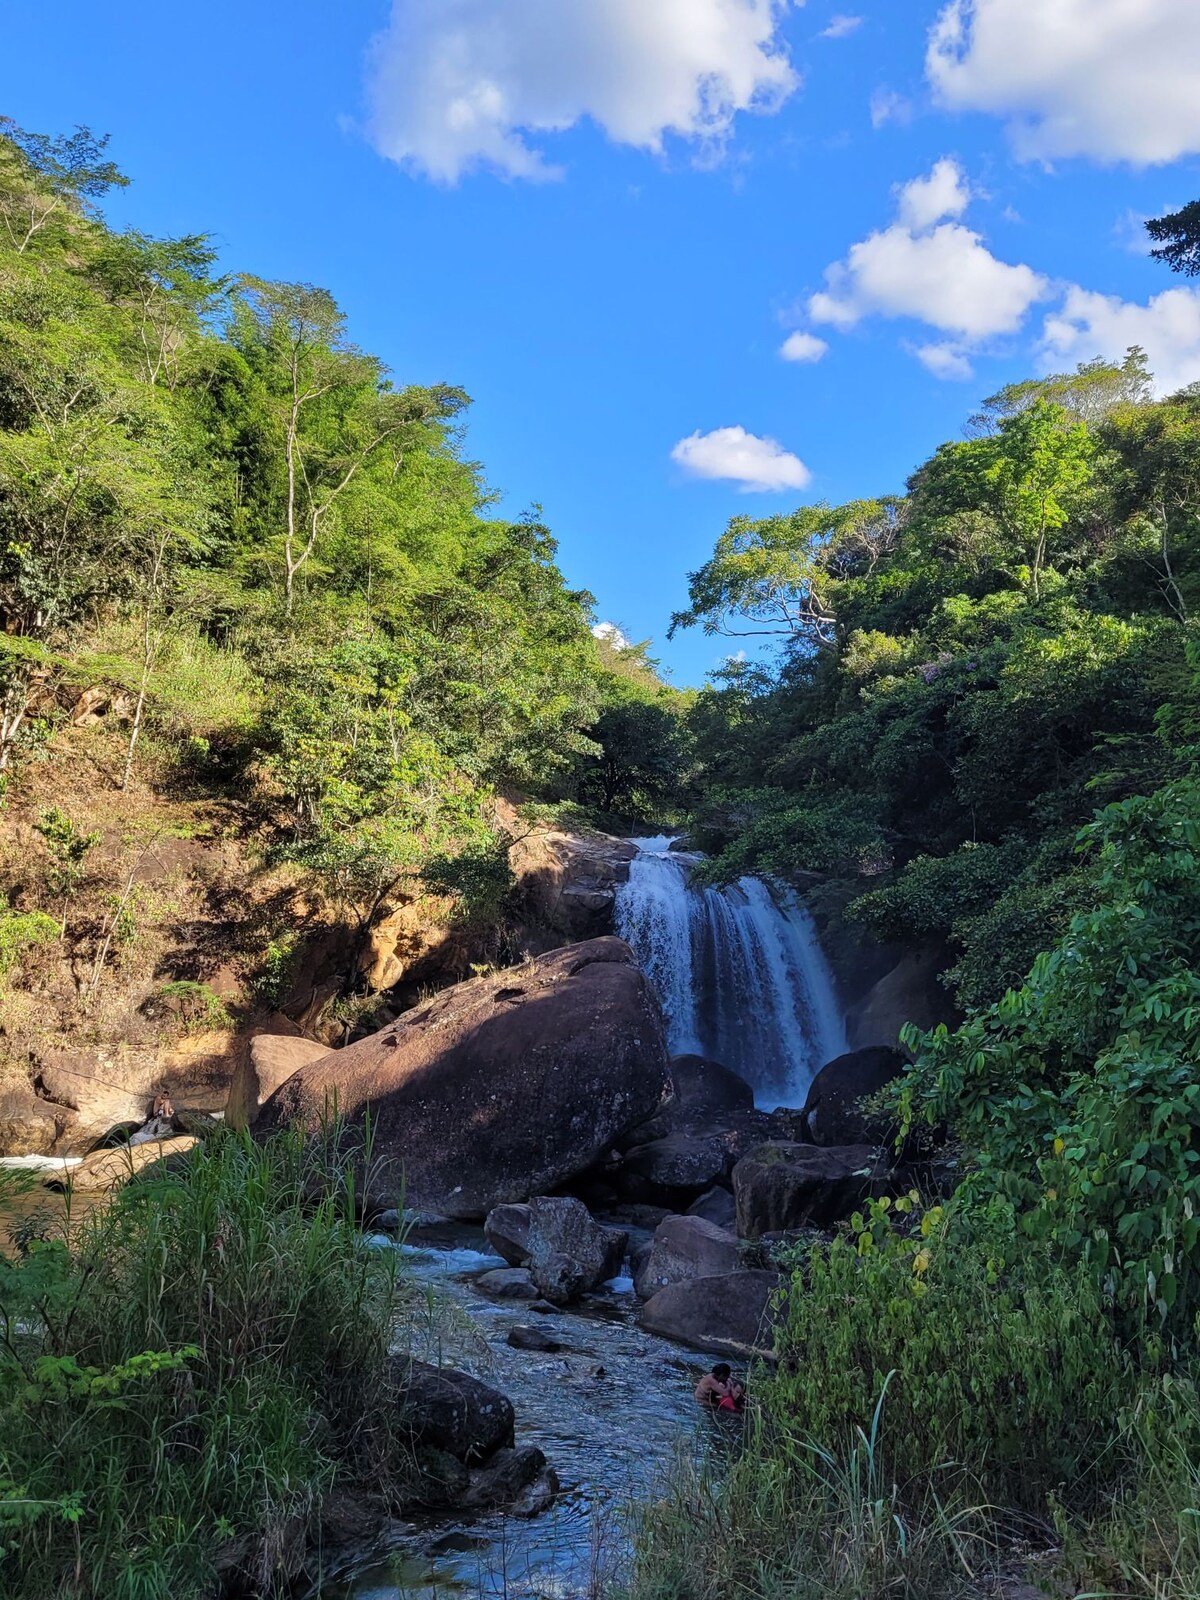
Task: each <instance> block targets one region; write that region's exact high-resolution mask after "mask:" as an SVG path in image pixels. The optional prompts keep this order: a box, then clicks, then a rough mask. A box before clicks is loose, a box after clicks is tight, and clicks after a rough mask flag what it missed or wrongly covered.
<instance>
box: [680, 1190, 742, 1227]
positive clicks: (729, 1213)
mask: <svg viewBox="0 0 1200 1600" xmlns="http://www.w3.org/2000/svg"><path fill="white" fill-rule="evenodd" d="M687 1214H688V1216H689V1217H703V1218H704V1220H705V1222H714V1223H716V1225H717V1227H718V1228H725V1229H726V1230H730V1229H733V1228H735V1227H736V1226H737V1207H736V1205H735V1204H734V1201H733V1195H732V1194H731V1193H730V1192H729V1190H728V1189H722V1188H719V1187H714V1188H712V1189H706V1190H705V1191H704V1193H703V1194H702V1195H701V1196H700V1198H699V1199H698V1200H693V1201H692V1203H691V1205H690V1206H689V1207H688V1208H687Z"/></svg>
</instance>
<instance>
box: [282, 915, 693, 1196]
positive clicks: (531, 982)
mask: <svg viewBox="0 0 1200 1600" xmlns="http://www.w3.org/2000/svg"><path fill="white" fill-rule="evenodd" d="M666 1084H667V1052H666V1046H665V1043H664V1039H663V1030H662V1020H661V1016H660V1014H659V1010H658V1006H657V1003H656V1001H655V1000H654V997H653V995H652V994H651V992H650V990H649V988H648V986H647V984H646V981H645V979H644V978H643V976H642V974H641V972H640V971H639V970H638V968H637V966H636V963H635V962H634V957H633V952H632V951H631V950H630V949H629V947H628V946H627V945H625V944H623V943H622V942H621V941H620V940H619V939H612V938H607V939H594V940H590V941H589V942H587V943H585V944H581V945H574V946H569V947H567V948H566V949H563V950H556V951H553V952H551V953H550V954H549V955H545V956H541V957H539V958H538V959H537V960H536V961H532V962H530V963H528V964H527V965H526V966H524V967H521V968H514V969H509V970H507V971H503V972H497V973H493V974H490V975H489V976H487V977H482V978H476V979H472V980H471V981H470V982H467V983H462V984H458V985H456V986H455V987H454V988H453V989H448V990H445V991H444V992H443V993H441V994H439V995H437V996H435V997H434V998H433V999H432V1000H429V1001H427V1002H425V1004H423V1005H420V1006H417V1007H415V1008H414V1009H413V1010H412V1011H408V1012H405V1013H404V1015H403V1016H401V1017H399V1018H398V1019H397V1020H396V1021H395V1022H394V1023H392V1024H391V1025H390V1026H389V1027H387V1028H384V1029H382V1030H381V1031H380V1032H379V1033H376V1034H372V1035H371V1036H370V1037H369V1038H366V1039H362V1040H360V1041H359V1042H358V1043H357V1044H353V1045H348V1046H347V1047H346V1048H345V1049H343V1050H337V1051H333V1052H332V1053H331V1054H330V1055H328V1056H323V1057H321V1058H320V1059H319V1060H317V1061H314V1062H310V1063H309V1064H308V1065H307V1066H304V1067H301V1069H300V1070H299V1071H298V1072H296V1073H294V1074H293V1075H292V1077H291V1078H289V1079H288V1081H287V1082H286V1083H285V1084H283V1085H282V1087H281V1088H279V1089H277V1090H276V1091H275V1093H274V1094H273V1095H272V1096H271V1098H270V1099H269V1100H268V1101H267V1103H266V1104H265V1105H264V1107H263V1108H262V1111H261V1113H260V1119H259V1129H260V1131H262V1132H263V1133H267V1132H270V1130H271V1129H273V1128H278V1127H280V1126H282V1125H285V1124H295V1125H298V1126H300V1127H302V1128H304V1129H306V1130H308V1131H311V1132H315V1131H316V1130H317V1129H318V1128H319V1127H320V1126H321V1125H322V1123H323V1122H324V1121H325V1120H326V1119H327V1118H328V1116H329V1115H330V1113H331V1112H332V1111H333V1109H334V1108H335V1107H336V1109H337V1112H338V1115H339V1116H340V1117H341V1118H342V1119H343V1120H344V1123H345V1125H346V1126H347V1128H348V1129H350V1130H354V1129H356V1128H361V1127H362V1126H363V1124H364V1122H365V1120H366V1118H367V1116H368V1113H369V1116H370V1122H371V1129H372V1140H373V1150H372V1155H373V1161H372V1169H371V1172H370V1174H369V1175H368V1191H369V1192H368V1193H367V1195H366V1199H367V1200H368V1202H374V1203H377V1204H379V1205H387V1204H394V1203H395V1200H396V1197H397V1196H398V1195H399V1194H401V1193H402V1192H403V1193H404V1194H405V1195H406V1198H407V1201H408V1203H409V1204H410V1205H412V1206H415V1207H417V1208H419V1209H422V1210H427V1211H435V1212H441V1213H442V1214H444V1215H447V1216H451V1217H461V1218H476V1217H482V1216H484V1215H486V1213H487V1212H488V1211H489V1210H490V1209H491V1208H492V1207H493V1206H495V1205H497V1204H500V1203H501V1202H504V1201H513V1200H524V1199H525V1198H527V1197H528V1196H529V1195H530V1194H531V1193H541V1192H544V1191H546V1190H548V1189H553V1188H555V1187H557V1186H559V1185H561V1184H562V1183H563V1182H564V1181H566V1180H567V1179H569V1178H571V1177H574V1176H575V1175H577V1174H579V1173H581V1172H584V1171H586V1170H587V1169H588V1168H589V1167H590V1166H592V1165H593V1163H594V1162H595V1161H596V1160H597V1158H598V1157H599V1156H600V1155H601V1154H602V1153H604V1152H605V1151H607V1150H608V1149H609V1148H610V1146H611V1144H612V1141H613V1140H614V1139H615V1138H616V1137H618V1136H619V1135H620V1134H621V1133H622V1132H623V1131H624V1130H625V1129H626V1128H628V1127H630V1126H631V1125H633V1124H635V1123H637V1122H640V1121H643V1120H644V1119H645V1118H646V1117H648V1116H649V1115H650V1114H651V1113H652V1112H653V1110H654V1109H655V1107H656V1106H657V1105H658V1103H659V1101H660V1099H661V1097H662V1095H663V1093H664V1090H665V1088H666Z"/></svg>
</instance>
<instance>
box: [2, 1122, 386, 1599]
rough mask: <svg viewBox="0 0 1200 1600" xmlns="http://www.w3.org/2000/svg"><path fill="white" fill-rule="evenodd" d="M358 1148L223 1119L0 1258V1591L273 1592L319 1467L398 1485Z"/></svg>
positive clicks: (126, 1595) (380, 1269)
mask: <svg viewBox="0 0 1200 1600" xmlns="http://www.w3.org/2000/svg"><path fill="white" fill-rule="evenodd" d="M362 1159H363V1152H361V1151H349V1150H348V1149H347V1148H346V1141H345V1139H344V1137H343V1138H341V1139H337V1138H334V1137H333V1136H332V1135H331V1136H330V1137H329V1138H328V1139H326V1140H324V1141H320V1142H318V1143H316V1144H313V1143H305V1142H303V1141H302V1140H300V1139H299V1138H298V1137H296V1136H293V1135H291V1134H286V1133H285V1134H281V1135H279V1136H277V1137H275V1138H273V1139H271V1140H269V1141H266V1142H265V1143H263V1144H255V1143H254V1142H253V1141H251V1140H250V1139H249V1138H247V1137H242V1136H235V1135H232V1134H229V1135H225V1136H222V1137H219V1138H217V1139H215V1140H211V1141H208V1142H206V1143H205V1144H203V1145H202V1146H200V1147H198V1148H197V1149H196V1150H194V1151H193V1152H192V1153H191V1154H190V1155H189V1156H188V1157H187V1158H186V1159H185V1160H183V1161H182V1162H181V1163H180V1165H179V1166H178V1168H177V1170H168V1171H167V1172H165V1173H163V1172H161V1170H160V1171H159V1172H158V1173H157V1175H155V1176H153V1177H151V1178H149V1179H144V1180H140V1181H135V1182H132V1183H130V1184H129V1185H127V1186H126V1188H125V1189H124V1190H123V1191H122V1192H121V1193H120V1195H119V1196H118V1197H117V1198H116V1200H115V1201H114V1203H113V1205H112V1206H111V1208H110V1209H108V1210H106V1211H104V1212H97V1213H94V1214H93V1215H91V1216H89V1217H87V1218H86V1219H84V1220H83V1221H82V1222H80V1223H79V1224H78V1226H77V1227H76V1228H75V1229H73V1230H72V1234H71V1238H70V1242H69V1243H68V1242H66V1241H65V1240H64V1239H63V1238H61V1237H55V1236H53V1235H43V1236H42V1237H33V1238H27V1239H26V1240H25V1243H24V1253H23V1256H22V1258H21V1260H20V1261H19V1262H17V1263H16V1264H12V1263H10V1264H9V1265H8V1266H6V1267H5V1268H3V1269H0V1299H2V1300H3V1301H4V1305H3V1310H4V1313H5V1315H4V1317H3V1319H0V1322H2V1323H3V1324H4V1325H5V1326H6V1329H7V1338H6V1340H5V1342H4V1343H3V1345H0V1592H2V1593H4V1594H5V1595H6V1596H9V1595H11V1596H13V1597H14V1600H18V1597H19V1600H34V1597H37V1600H44V1597H45V1596H46V1595H48V1594H50V1593H57V1594H60V1595H69V1596H72V1597H76V1596H78V1597H80V1600H168V1597H169V1600H189V1597H193V1596H195V1597H199V1596H204V1595H209V1594H213V1593H215V1592H217V1591H218V1589H219V1587H220V1579H221V1573H222V1568H223V1567H227V1568H234V1569H236V1570H237V1571H238V1573H239V1574H240V1577H241V1580H242V1582H243V1583H244V1584H246V1585H248V1586H249V1588H250V1589H251V1590H254V1591H261V1592H270V1591H271V1589H272V1586H273V1584H274V1583H275V1581H276V1577H277V1575H278V1573H279V1572H280V1571H281V1570H282V1569H283V1568H286V1566H287V1565H288V1561H289V1557H290V1556H292V1555H294V1554H295V1553H296V1552H297V1551H300V1552H302V1550H303V1543H304V1534H305V1530H306V1528H307V1527H308V1525H309V1524H310V1522H311V1520H312V1517H313V1514H314V1511H315V1509H316V1507H317V1505H318V1503H319V1501H320V1500H321V1498H322V1496H323V1495H324V1494H325V1492H326V1491H327V1490H328V1489H329V1488H330V1487H331V1486H332V1484H333V1483H334V1482H335V1480H342V1481H350V1482H356V1483H368V1484H370V1486H371V1489H372V1491H373V1492H374V1493H375V1494H377V1495H382V1496H383V1497H385V1498H386V1497H387V1496H388V1494H389V1492H391V1493H394V1494H399V1493H400V1490H401V1487H402V1482H403V1474H404V1468H405V1463H404V1461H403V1459H402V1457H401V1456H400V1455H399V1454H398V1447H397V1445H396V1443H395V1440H394V1437H393V1435H394V1432H395V1430H394V1429H393V1428H392V1427H390V1426H389V1423H390V1420H391V1419H390V1414H389V1412H390V1407H389V1398H390V1393H391V1387H390V1376H389V1365H388V1352H389V1348H390V1346H391V1343H392V1339H393V1334H394V1329H395V1324H396V1321H397V1318H398V1316H399V1315H400V1313H401V1310H402V1306H403V1298H404V1295H403V1289H404V1286H403V1284H402V1282H401V1281H400V1280H399V1278H398V1276H397V1254H396V1252H393V1251H379V1250H373V1249H370V1248H369V1247H368V1246H367V1245H366V1244H365V1243H364V1241H363V1239H362V1236H361V1234H360V1232H359V1228H358V1225H357V1221H356V1211H357V1198H358V1197H357V1193H356V1189H355V1179H354V1175H353V1174H354V1172H355V1170H358V1169H359V1166H358V1164H359V1163H360V1162H361V1161H362Z"/></svg>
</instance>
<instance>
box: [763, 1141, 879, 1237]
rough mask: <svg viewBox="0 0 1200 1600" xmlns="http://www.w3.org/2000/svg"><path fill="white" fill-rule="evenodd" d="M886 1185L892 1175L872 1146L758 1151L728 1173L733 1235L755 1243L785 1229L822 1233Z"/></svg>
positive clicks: (792, 1146)
mask: <svg viewBox="0 0 1200 1600" xmlns="http://www.w3.org/2000/svg"><path fill="white" fill-rule="evenodd" d="M892 1185H893V1174H892V1173H891V1171H890V1169H889V1168H888V1167H887V1166H886V1165H884V1164H883V1163H881V1162H880V1160H879V1156H878V1152H877V1150H876V1149H875V1147H874V1146H872V1145H845V1146H835V1147H833V1148H830V1149H821V1148H818V1147H817V1146H816V1145H811V1144H784V1143H778V1144H763V1145H759V1147H758V1148H757V1149H756V1150H752V1151H751V1152H750V1154H749V1155H746V1156H743V1157H742V1159H741V1160H740V1161H739V1162H738V1164H737V1166H736V1167H734V1169H733V1196H734V1201H735V1202H736V1205H737V1231H738V1233H739V1234H740V1235H741V1236H742V1238H743V1239H758V1238H760V1237H761V1236H762V1235H763V1234H764V1233H779V1232H783V1231H786V1230H788V1229H791V1228H826V1227H829V1226H830V1225H831V1224H833V1223H835V1222H841V1221H843V1220H844V1219H845V1218H846V1217H848V1216H849V1215H850V1213H851V1212H852V1211H853V1210H854V1208H855V1206H857V1205H861V1204H862V1202H863V1201H864V1200H867V1199H870V1198H872V1197H875V1196H878V1195H882V1194H886V1193H888V1192H889V1190H890V1188H891V1187H892Z"/></svg>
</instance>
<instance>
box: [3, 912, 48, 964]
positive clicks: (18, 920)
mask: <svg viewBox="0 0 1200 1600" xmlns="http://www.w3.org/2000/svg"><path fill="white" fill-rule="evenodd" d="M61 933H62V928H61V926H60V925H59V924H58V923H57V922H55V920H54V918H53V917H48V916H47V915H46V913H45V912H44V911H14V910H13V909H12V907H11V906H5V907H4V908H3V909H0V978H6V977H7V976H8V974H9V973H10V972H11V971H12V970H13V968H14V967H15V966H16V965H17V963H18V961H19V960H20V958H21V956H22V954H23V953H24V952H25V951H26V950H32V949H33V948H34V947H35V946H37V945H39V944H49V943H51V941H52V940H54V939H57V938H58V937H59V935H60V934H61Z"/></svg>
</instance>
